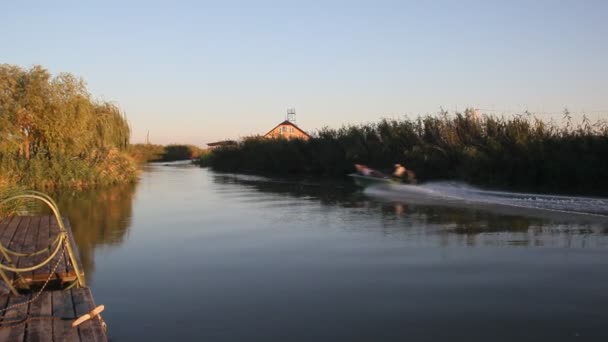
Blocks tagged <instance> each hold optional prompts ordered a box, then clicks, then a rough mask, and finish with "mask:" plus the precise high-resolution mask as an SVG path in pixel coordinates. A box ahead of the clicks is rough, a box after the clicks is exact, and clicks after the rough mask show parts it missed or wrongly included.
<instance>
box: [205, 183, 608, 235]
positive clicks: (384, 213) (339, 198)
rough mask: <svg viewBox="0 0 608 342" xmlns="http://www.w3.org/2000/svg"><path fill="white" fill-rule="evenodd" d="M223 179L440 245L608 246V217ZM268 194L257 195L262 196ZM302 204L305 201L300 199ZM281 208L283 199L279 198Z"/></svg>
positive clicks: (357, 225) (358, 225)
mask: <svg viewBox="0 0 608 342" xmlns="http://www.w3.org/2000/svg"><path fill="white" fill-rule="evenodd" d="M213 180H214V182H215V183H218V184H237V185H239V186H241V187H247V188H250V189H253V190H255V191H256V192H259V193H269V194H276V195H280V196H284V197H286V198H294V199H298V200H308V201H317V202H319V203H321V204H322V206H337V207H341V208H344V209H349V211H348V213H347V215H345V216H346V217H347V218H346V219H347V220H349V221H352V222H353V224H352V225H348V227H349V228H346V229H351V228H352V229H353V230H367V231H370V230H373V229H374V228H373V224H366V222H365V221H366V220H368V221H373V220H379V221H380V222H379V223H380V230H379V232H380V233H382V234H384V235H398V234H406V235H408V236H410V237H411V236H414V235H416V236H423V237H425V241H427V242H433V243H438V244H439V245H440V246H444V247H446V246H463V245H464V246H470V247H473V246H489V245H492V246H496V245H511V246H534V247H542V246H547V247H608V236H607V234H608V219H606V218H598V217H594V216H585V215H572V214H564V213H559V212H551V211H546V210H537V209H526V208H513V207H508V206H502V207H501V206H481V205H475V206H472V205H469V204H466V203H465V204H464V205H457V204H454V205H452V206H446V205H445V203H441V204H436V205H433V203H432V202H424V203H422V202H419V201H415V200H394V199H382V198H378V197H368V196H366V195H365V194H364V193H362V192H361V191H359V190H358V189H357V188H355V187H353V186H352V185H351V184H350V183H349V182H344V183H339V182H338V183H336V182H333V183H323V182H314V181H305V182H301V181H290V180H273V179H268V178H263V177H254V176H243V175H234V174H217V175H214V176H213ZM260 200H261V201H263V199H260V198H256V201H260ZM297 203H298V204H301V201H298V202H297ZM272 206H274V207H276V206H277V204H275V203H273V204H272Z"/></svg>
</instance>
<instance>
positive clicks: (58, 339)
mask: <svg viewBox="0 0 608 342" xmlns="http://www.w3.org/2000/svg"><path fill="white" fill-rule="evenodd" d="M52 297H53V316H54V317H60V318H67V317H74V318H75V317H76V313H75V312H74V303H73V302H72V293H71V291H53V292H52ZM71 323H72V321H71V320H54V321H53V340H54V341H55V342H72V341H79V340H80V337H79V336H78V329H74V328H72V327H71Z"/></svg>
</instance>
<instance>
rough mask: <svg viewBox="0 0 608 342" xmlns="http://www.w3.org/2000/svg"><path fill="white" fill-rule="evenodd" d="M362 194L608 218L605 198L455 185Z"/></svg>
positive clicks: (388, 187)
mask: <svg viewBox="0 0 608 342" xmlns="http://www.w3.org/2000/svg"><path fill="white" fill-rule="evenodd" d="M365 193H366V194H368V195H370V196H374V197H380V198H387V199H399V200H411V201H414V202H417V203H421V204H460V205H467V204H481V205H501V206H511V207H517V208H525V209H535V210H548V211H554V212H561V213H574V214H583V215H592V216H599V217H605V218H608V199H606V198H592V197H576V196H559V195H541V194H532V193H517V192H506V191H491V190H483V189H479V188H475V187H472V186H470V185H468V184H465V183H457V182H433V183H426V184H421V185H378V186H373V187H369V188H367V189H366V190H365Z"/></svg>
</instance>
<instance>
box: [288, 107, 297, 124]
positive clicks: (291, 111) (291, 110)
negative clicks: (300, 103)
mask: <svg viewBox="0 0 608 342" xmlns="http://www.w3.org/2000/svg"><path fill="white" fill-rule="evenodd" d="M287 121H289V122H291V123H294V124H295V123H296V109H295V108H287Z"/></svg>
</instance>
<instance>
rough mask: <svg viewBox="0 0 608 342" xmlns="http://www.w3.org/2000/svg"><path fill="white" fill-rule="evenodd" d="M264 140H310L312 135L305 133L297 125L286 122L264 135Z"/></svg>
mask: <svg viewBox="0 0 608 342" xmlns="http://www.w3.org/2000/svg"><path fill="white" fill-rule="evenodd" d="M264 138H270V139H273V138H285V139H304V140H308V139H310V135H308V133H306V132H304V131H303V130H302V129H301V128H300V127H298V126H297V125H296V124H295V123H293V122H291V121H289V120H285V121H283V122H281V123H280V124H278V125H276V126H275V127H274V128H273V129H271V130H270V131H269V132H268V133H266V134H264Z"/></svg>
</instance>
